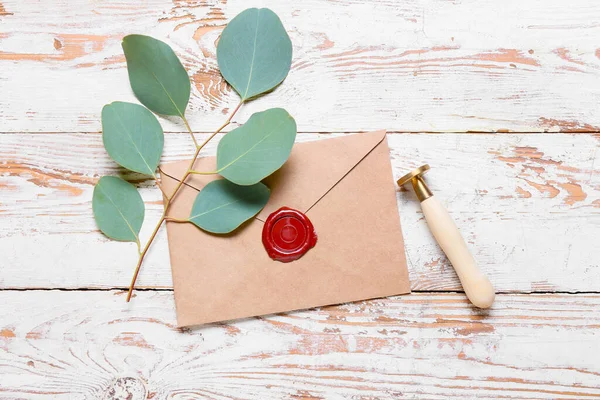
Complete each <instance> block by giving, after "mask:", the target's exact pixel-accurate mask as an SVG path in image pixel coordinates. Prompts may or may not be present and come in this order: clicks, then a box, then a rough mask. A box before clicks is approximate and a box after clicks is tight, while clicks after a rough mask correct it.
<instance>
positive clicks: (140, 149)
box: [102, 101, 165, 176]
mask: <svg viewBox="0 0 600 400" xmlns="http://www.w3.org/2000/svg"><path fill="white" fill-rule="evenodd" d="M102 140H103V142H104V147H105V148H106V151H107V152H108V154H109V155H110V156H111V157H112V159H113V160H115V161H116V162H117V163H119V164H120V165H122V166H123V167H125V168H127V169H129V170H131V171H135V172H139V173H141V174H146V175H153V176H154V171H156V167H158V163H159V161H160V156H161V154H162V151H163V146H164V142H165V138H164V134H163V130H162V127H161V126H160V123H159V122H158V120H157V119H156V117H155V116H154V114H152V113H151V112H150V111H148V109H147V108H146V107H142V106H140V105H138V104H133V103H123V102H120V101H115V102H114V103H111V104H107V105H105V106H104V108H103V109H102Z"/></svg>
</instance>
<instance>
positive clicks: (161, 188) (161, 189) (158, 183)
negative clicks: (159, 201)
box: [154, 175, 169, 199]
mask: <svg viewBox="0 0 600 400" xmlns="http://www.w3.org/2000/svg"><path fill="white" fill-rule="evenodd" d="M154 180H155V181H156V186H158V188H159V189H160V191H161V192H162V194H163V195H164V196H165V197H166V198H167V199H168V198H169V195H168V194H167V192H165V189H164V188H163V187H162V185H161V184H160V181H159V180H158V177H157V176H156V175H154Z"/></svg>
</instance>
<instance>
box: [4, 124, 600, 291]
mask: <svg viewBox="0 0 600 400" xmlns="http://www.w3.org/2000/svg"><path fill="white" fill-rule="evenodd" d="M332 136H339V134H333V135H328V134H324V135H313V134H301V135H299V137H298V139H299V141H305V140H315V139H327V138H330V137H332ZM202 137H205V136H202ZM388 142H389V144H390V147H391V160H392V164H393V169H394V175H395V177H396V178H397V177H399V176H401V175H403V174H404V173H405V172H406V171H407V170H409V169H411V168H414V167H416V166H418V165H420V164H421V163H424V162H429V163H430V164H431V165H432V171H431V172H430V173H429V175H428V176H427V181H428V182H429V184H430V186H431V188H432V190H433V191H434V193H436V194H437V196H439V197H440V198H441V199H442V200H443V202H444V203H445V204H446V205H447V207H448V209H449V211H450V213H451V214H452V215H453V216H454V218H455V219H456V222H457V224H458V225H459V227H460V228H461V230H462V232H463V234H464V236H465V237H466V239H467V241H468V242H469V243H470V246H471V248H472V249H473V252H474V254H475V257H476V259H478V261H479V263H480V265H481V267H482V268H483V269H484V270H485V271H486V272H487V273H488V274H489V276H490V279H491V280H492V282H493V283H494V284H495V286H496V288H497V289H498V290H500V291H503V292H523V291H525V292H528V291H597V290H598V284H597V283H598V280H597V276H598V273H599V272H600V264H599V260H598V252H597V251H594V250H593V249H596V248H597V245H598V243H597V238H598V237H600V178H599V177H600V163H596V157H597V156H598V148H599V147H600V143H599V142H598V140H597V138H594V137H592V136H589V135H580V134H539V135H538V134H536V135H528V134H503V135H464V134H393V135H388ZM215 143H216V142H215ZM214 152H215V144H211V145H210V146H209V147H208V149H207V151H206V154H214ZM191 153H193V150H192V145H191V140H190V138H189V137H188V136H187V135H186V134H169V135H167V141H166V149H165V156H164V159H163V160H164V161H174V160H181V159H187V158H188V157H189V156H190V154H191ZM123 172H124V171H123V170H122V169H119V168H117V167H116V164H115V163H114V162H112V161H111V160H110V159H109V157H108V156H107V154H106V152H105V151H104V149H103V146H102V141H101V137H100V135H97V134H54V135H45V134H4V135H0V190H1V192H2V197H1V198H0V254H2V268H0V287H1V288H5V289H8V288H82V287H84V288H112V287H125V286H127V285H128V284H129V281H130V278H131V273H132V268H133V267H134V265H135V262H136V257H137V252H136V250H135V245H134V244H125V243H121V242H115V241H111V240H109V239H107V238H106V237H104V236H103V235H102V234H101V233H100V232H98V230H97V228H96V226H95V223H94V220H93V216H92V211H91V197H92V191H93V185H94V184H95V182H96V181H97V180H98V179H99V177H100V176H102V175H105V174H119V173H123ZM127 177H128V178H130V179H132V180H133V181H134V182H138V183H139V185H140V186H141V194H142V196H143V198H144V200H145V202H146V206H147V213H146V223H145V224H144V227H143V229H142V238H143V239H145V238H147V237H148V236H149V233H150V231H151V230H152V228H153V224H154V223H155V221H157V220H158V218H159V214H160V212H161V204H162V203H161V197H160V192H159V190H158V189H156V188H155V187H153V182H149V181H144V180H143V178H141V177H140V176H134V175H129V176H127ZM390 179H391V177H390ZM398 208H399V212H400V215H401V221H402V227H403V231H404V236H405V241H406V251H407V256H408V260H409V270H410V275H411V280H412V284H413V289H414V290H460V285H459V282H458V280H457V278H456V276H455V274H454V271H453V269H452V268H451V267H450V265H449V264H448V262H447V260H446V258H445V257H444V256H443V253H442V252H441V250H440V249H439V248H438V246H437V245H436V243H435V241H434V239H433V238H432V236H431V234H430V233H429V230H428V228H427V226H426V224H425V221H424V220H423V215H422V213H421V212H420V209H419V205H418V202H417V201H416V199H415V197H414V194H413V193H412V192H408V191H402V192H400V191H399V192H398ZM390 218H395V216H393V215H392V216H390ZM317 229H318V227H317ZM199 252H201V249H199ZM139 284H140V287H146V288H168V287H171V273H170V268H169V258H168V249H167V242H166V235H165V234H164V232H161V234H159V237H158V241H157V242H156V244H155V246H154V247H153V248H152V250H151V251H150V253H149V256H148V258H147V260H146V263H145V266H144V269H143V270H142V273H141V276H140V280H139Z"/></svg>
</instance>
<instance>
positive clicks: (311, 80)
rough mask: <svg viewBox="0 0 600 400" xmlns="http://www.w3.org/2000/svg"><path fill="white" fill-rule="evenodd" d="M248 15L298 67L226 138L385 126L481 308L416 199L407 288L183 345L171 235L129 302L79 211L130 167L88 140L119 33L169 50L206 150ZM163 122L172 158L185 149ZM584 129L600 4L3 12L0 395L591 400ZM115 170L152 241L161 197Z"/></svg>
mask: <svg viewBox="0 0 600 400" xmlns="http://www.w3.org/2000/svg"><path fill="white" fill-rule="evenodd" d="M250 6H268V7H270V8H272V9H273V10H274V11H276V12H277V13H278V14H279V16H280V17H281V19H282V20H283V23H284V25H285V26H286V28H287V30H288V32H289V34H290V36H291V39H292V42H293V44H294V61H293V67H292V70H291V72H290V75H289V77H288V79H287V80H286V81H285V83H284V84H283V85H282V86H281V87H279V88H278V89H277V90H276V91H275V92H274V93H272V94H270V95H268V96H265V97H263V98H261V99H259V100H257V101H254V102H252V103H250V104H248V105H247V106H245V107H244V108H242V110H241V112H240V113H239V114H238V115H237V116H236V117H235V119H234V122H235V123H234V124H233V126H236V125H237V124H239V123H243V122H244V121H245V120H246V119H247V118H248V117H249V116H250V115H251V113H253V112H255V111H258V110H262V109H265V108H267V107H272V106H283V107H285V108H286V109H288V110H289V111H290V113H292V114H293V115H294V117H295V118H296V121H297V122H298V128H299V131H300V132H302V133H301V134H300V135H299V138H298V140H300V141H305V140H317V139H326V138H328V137H332V136H338V135H343V134H347V133H353V132H358V131H366V130H376V129H382V128H385V129H388V131H389V132H390V134H389V135H388V141H389V144H390V147H391V149H392V151H391V155H390V156H391V160H392V164H393V167H394V174H395V176H396V177H399V176H400V175H402V174H403V173H404V172H405V171H406V170H408V169H410V168H413V167H416V166H418V165H420V164H421V163H423V162H429V163H430V164H431V165H432V171H431V172H430V173H429V175H428V177H427V179H428V182H429V183H430V186H431V187H432V189H433V190H434V192H435V193H437V195H438V196H439V197H441V198H443V199H444V203H445V204H446V205H447V207H448V209H449V211H450V212H451V214H452V215H453V216H454V218H455V219H456V222H457V224H458V225H459V226H460V228H461V230H462V232H463V234H464V235H465V237H466V238H467V240H468V241H469V243H470V244H471V247H472V249H473V251H474V253H475V256H476V258H477V259H478V261H479V263H480V265H481V267H482V268H483V269H484V270H485V271H486V272H487V273H488V274H489V276H490V279H491V281H492V282H493V283H494V285H495V286H496V288H497V289H498V291H499V293H500V294H499V295H498V296H497V301H496V303H495V305H494V307H493V308H492V309H491V310H490V311H488V312H481V311H477V310H475V309H473V308H472V307H471V306H470V305H469V303H468V302H467V301H466V300H465V298H464V295H463V294H462V293H460V285H459V282H458V280H457V278H456V276H455V274H454V272H453V270H452V268H451V267H450V265H449V264H448V262H447V260H446V258H445V257H444V256H443V254H442V253H441V251H440V249H439V248H438V247H437V246H436V244H435V242H434V240H433V238H432V236H431V234H430V233H429V232H428V230H427V227H426V225H425V222H424V220H423V216H422V214H421V213H420V211H419V206H418V203H417V202H416V200H415V198H414V195H413V194H412V193H410V192H407V191H398V209H399V212H400V215H401V219H402V224H403V231H404V235H405V240H406V252H407V257H408V260H409V270H410V276H411V280H412V288H413V291H414V293H413V294H411V295H408V296H402V297H395V298H390V299H380V300H373V301H367V302H360V303H356V304H347V305H342V306H335V307H326V308H321V309H317V310H308V311H303V312H295V313H287V314H281V315H275V316H268V317H263V318H252V319H248V320H243V321H235V322H231V323H222V324H212V325H209V326H205V327H200V328H197V329H193V330H183V331H182V330H178V329H176V328H175V327H174V324H175V315H174V303H173V296H172V291H171V289H170V288H171V277H170V269H169V260H168V254H167V247H166V235H165V234H164V232H163V233H162V234H160V235H159V240H158V242H157V243H156V245H155V246H154V248H153V249H152V251H151V252H150V254H149V257H148V258H147V262H146V264H145V265H144V268H143V270H142V273H141V276H140V280H139V287H140V288H142V290H140V291H138V292H136V297H135V298H134V300H133V302H132V303H130V304H126V303H125V301H124V300H125V295H124V291H123V289H124V288H125V287H126V286H127V285H128V283H129V279H130V277H131V273H132V269H133V267H134V264H135V259H136V256H137V254H136V250H135V247H134V246H135V245H128V244H123V243H117V242H113V241H110V240H108V239H106V238H105V237H104V236H103V235H102V234H101V233H99V232H98V230H97V229H96V226H95V223H94V220H93V217H92V213H91V195H92V190H93V185H94V183H95V182H96V181H97V180H98V178H99V177H100V176H102V175H105V174H120V173H124V171H123V170H120V169H119V168H117V167H116V166H115V164H114V163H113V162H111V161H110V159H109V158H108V156H107V155H106V153H105V151H104V149H103V147H102V141H101V135H100V132H99V131H100V110H101V108H102V106H103V105H104V104H105V103H107V102H111V101H114V100H125V101H135V100H134V97H133V95H132V93H131V90H130V88H129V84H128V80H127V74H126V67H125V63H124V57H123V55H122V51H121V48H120V40H121V38H122V36H124V35H126V34H129V33H144V34H150V35H153V36H155V37H157V38H160V39H162V40H165V41H167V42H168V43H169V44H170V45H171V46H172V47H173V48H174V49H175V51H176V52H177V53H178V55H179V56H180V58H181V59H182V60H183V63H184V64H185V67H186V68H187V69H188V71H189V73H190V76H191V77H192V80H193V93H192V99H191V102H190V106H189V120H190V124H191V125H192V127H193V128H194V130H196V131H197V132H199V136H206V132H210V131H211V130H214V129H215V128H216V127H217V126H219V125H220V124H221V123H222V122H223V121H224V120H225V118H226V114H227V112H228V111H230V110H231V109H232V107H234V106H235V105H236V104H237V97H236V95H235V94H234V93H233V92H232V91H231V90H230V89H229V88H228V87H227V85H226V84H225V83H224V82H223V80H222V79H221V78H220V75H219V74H218V70H217V67H216V61H215V41H216V40H217V38H218V36H219V33H220V31H221V30H222V28H223V26H224V25H225V24H226V23H227V21H228V20H229V19H230V18H232V17H233V16H235V15H236V14H237V13H238V12H240V11H241V10H243V9H244V8H246V7H250ZM161 122H162V123H163V126H164V128H165V130H166V131H167V132H168V134H167V135H166V148H165V156H164V161H172V160H181V159H186V158H188V157H189V156H190V155H191V153H192V146H191V143H190V139H189V137H188V136H187V134H185V133H183V132H184V127H183V126H182V124H181V123H179V121H177V120H176V119H169V120H167V119H162V120H161ZM599 131H600V3H598V2H597V1H596V0H572V1H569V2H564V1H561V0H518V1H516V0H506V1H495V0H406V1H392V0H378V1H363V0H337V1H325V0H305V1H302V2H299V1H291V0H290V1H253V2H248V1H241V0H238V1H236V0H229V2H226V1H225V0H222V1H216V0H173V2H169V1H159V0H148V1H134V0H129V1H125V0H121V1H102V2H100V1H83V0H70V1H67V0H54V1H50V0H41V1H22V0H0V398H1V399H46V398H53V399H96V398H98V399H132V400H138V399H145V398H152V399H161V400H162V399H177V400H183V399H325V398H326V399H341V398H349V399H382V398H423V399H437V398H439V399H447V398H460V399H464V398H475V397H477V398H488V399H497V398H514V399H550V398H560V399H582V398H600V359H599V358H598V355H599V354H600V162H598V163H596V158H597V157H598V150H599V148H600V133H599ZM215 143H216V142H215ZM214 151H215V144H213V145H212V146H209V147H208V148H207V150H206V152H205V153H206V154H212V153H214ZM127 177H128V178H130V179H133V180H134V181H137V182H138V183H139V185H140V186H141V187H142V189H141V192H142V196H143V197H144V200H145V201H146V206H147V209H148V212H147V214H146V215H147V216H146V224H145V226H144V228H143V236H145V237H147V236H148V234H149V230H150V229H151V228H152V225H153V224H154V222H155V221H156V220H157V219H158V217H159V213H160V208H161V203H160V192H159V191H158V189H156V188H155V187H153V184H152V182H150V181H144V180H143V178H142V177H140V176H136V175H129V176H127ZM457 292H458V293H457Z"/></svg>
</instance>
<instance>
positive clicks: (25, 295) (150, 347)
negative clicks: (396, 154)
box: [0, 291, 600, 400]
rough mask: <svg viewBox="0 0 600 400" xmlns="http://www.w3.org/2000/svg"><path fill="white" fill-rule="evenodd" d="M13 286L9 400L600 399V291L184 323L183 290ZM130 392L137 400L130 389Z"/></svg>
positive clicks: (450, 298)
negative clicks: (131, 295) (180, 323)
mask: <svg viewBox="0 0 600 400" xmlns="http://www.w3.org/2000/svg"><path fill="white" fill-rule="evenodd" d="M136 296H137V298H136V301H135V302H133V303H131V304H126V303H125V302H124V293H123V292H121V291H119V292H114V291H102V292H96V291H88V292H56V291H55V292H47V291H40V292H37V291H29V292H12V291H3V292H1V293H0V313H1V314H0V315H2V319H1V322H0V398H2V399H15V398H19V399H21V398H24V399H25V398H26V399H45V398H49V397H51V398H53V399H59V400H60V399H92V398H94V399H125V398H127V399H130V400H141V399H146V398H152V399H156V400H163V399H178V400H179V399H324V398H327V399H341V398H348V399H350V398H351V399H392V398H394V399H398V398H409V399H410V398H426V399H449V398H452V399H453V398H457V399H465V398H475V397H477V398H483V399H499V398H510V399H584V398H598V397H600V379H599V378H600V364H599V363H598V362H597V354H598V350H599V349H600V337H599V336H598V330H599V329H600V311H599V310H600V296H591V295H555V296H548V295H501V296H498V299H497V301H496V303H495V305H494V307H493V308H492V309H491V310H490V311H489V313H487V314H486V313H479V312H476V311H474V310H473V308H471V307H470V306H469V304H468V303H467V302H466V300H465V299H464V297H463V296H462V295H459V294H437V295H436V294H433V295H427V294H412V295H407V296H402V297H395V298H390V299H386V300H376V301H367V302H359V303H355V304H348V305H342V306H336V307H325V308H322V309H316V310H312V311H305V312H295V313H289V314H281V315H274V316H268V317H263V318H252V319H247V320H243V321H238V322H235V323H224V324H213V325H208V326H204V327H201V328H197V329H192V330H185V331H179V330H177V329H176V328H174V325H175V312H174V304H173V298H172V293H171V292H142V293H137V295H136ZM127 395H130V397H127Z"/></svg>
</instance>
